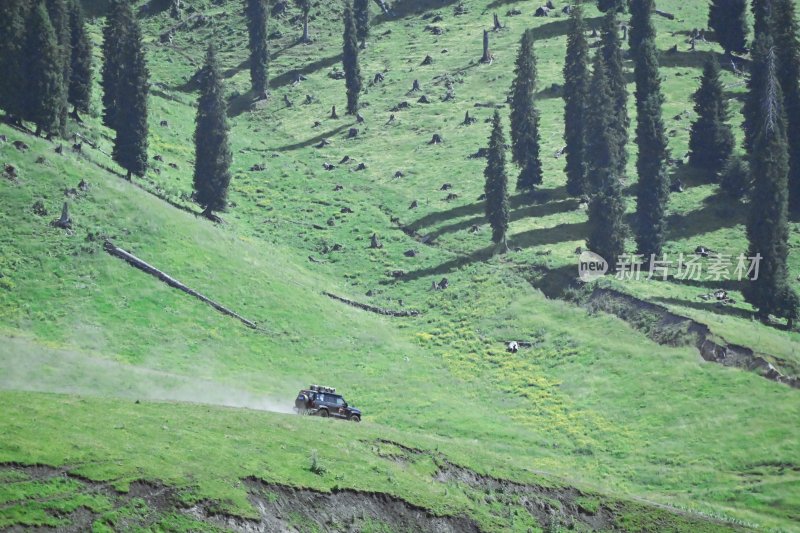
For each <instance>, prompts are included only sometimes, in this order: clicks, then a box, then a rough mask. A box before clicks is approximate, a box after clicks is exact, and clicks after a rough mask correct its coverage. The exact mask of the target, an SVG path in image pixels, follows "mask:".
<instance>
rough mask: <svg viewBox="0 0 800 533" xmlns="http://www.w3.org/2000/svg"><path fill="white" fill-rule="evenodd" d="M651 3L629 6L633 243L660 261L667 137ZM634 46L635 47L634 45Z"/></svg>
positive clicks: (635, 1)
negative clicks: (634, 151) (634, 158)
mask: <svg viewBox="0 0 800 533" xmlns="http://www.w3.org/2000/svg"><path fill="white" fill-rule="evenodd" d="M654 10H655V6H654V2H653V0H632V2H631V30H630V33H631V49H632V50H633V51H634V60H635V65H636V68H635V77H636V111H637V113H636V120H637V124H636V143H637V145H638V147H639V156H638V158H637V161H636V170H637V173H638V175H639V184H638V187H637V195H636V243H637V246H638V251H639V253H640V254H642V255H644V257H645V259H647V260H649V259H650V258H651V257H660V256H661V251H662V247H663V245H664V234H665V231H666V216H665V211H666V208H667V201H668V200H669V182H668V177H667V172H666V168H665V164H666V160H667V137H666V135H665V133H664V121H663V117H662V114H661V113H662V110H661V108H662V104H663V101H664V96H663V95H662V93H661V77H660V75H659V70H658V50H657V48H656V39H655V38H656V29H655V25H654V24H653V20H652V17H653V11H654ZM634 43H636V44H634Z"/></svg>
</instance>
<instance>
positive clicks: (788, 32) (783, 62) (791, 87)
mask: <svg viewBox="0 0 800 533" xmlns="http://www.w3.org/2000/svg"><path fill="white" fill-rule="evenodd" d="M773 35H774V39H775V53H776V55H777V60H778V71H777V75H778V81H779V82H780V84H781V89H782V90H783V97H784V108H785V111H786V117H787V124H786V134H787V140H788V143H789V209H790V210H791V211H792V212H794V213H800V27H799V25H798V20H797V13H796V11H795V3H794V2H793V1H792V0H773Z"/></svg>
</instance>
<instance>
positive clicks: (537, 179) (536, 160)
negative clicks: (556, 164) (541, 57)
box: [511, 31, 542, 190]
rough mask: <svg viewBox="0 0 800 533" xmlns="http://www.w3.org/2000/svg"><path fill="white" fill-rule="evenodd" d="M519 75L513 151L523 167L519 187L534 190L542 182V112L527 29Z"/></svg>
mask: <svg viewBox="0 0 800 533" xmlns="http://www.w3.org/2000/svg"><path fill="white" fill-rule="evenodd" d="M514 72H515V73H516V77H515V78H514V82H513V83H512V85H511V147H512V150H511V154H512V159H513V160H514V162H515V163H517V164H518V165H519V166H520V167H521V172H520V175H519V178H518V179H517V190H531V189H533V188H534V186H536V185H539V184H541V183H542V161H541V159H540V154H539V152H540V150H539V112H538V111H537V110H536V106H535V105H534V101H533V99H534V95H535V92H536V57H535V56H534V54H533V33H532V32H530V31H525V32H523V34H522V41H521V43H520V46H519V53H518V55H517V66H516V69H515V71H514Z"/></svg>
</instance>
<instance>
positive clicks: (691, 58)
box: [658, 50, 750, 76]
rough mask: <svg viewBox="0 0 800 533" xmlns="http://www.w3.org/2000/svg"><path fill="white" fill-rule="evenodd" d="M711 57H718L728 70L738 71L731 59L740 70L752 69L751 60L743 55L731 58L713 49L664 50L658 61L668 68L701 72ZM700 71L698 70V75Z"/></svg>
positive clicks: (723, 67)
mask: <svg viewBox="0 0 800 533" xmlns="http://www.w3.org/2000/svg"><path fill="white" fill-rule="evenodd" d="M711 57H716V58H717V61H718V62H719V65H720V67H722V69H723V70H727V71H728V72H736V70H735V69H734V68H733V63H732V62H731V61H733V62H734V63H735V64H736V69H737V70H738V71H739V72H748V71H749V69H750V61H749V60H748V59H744V58H741V57H736V58H733V59H731V57H730V56H727V55H725V54H720V53H719V52H714V51H711V50H695V51H694V52H692V51H680V50H679V51H677V52H674V51H669V50H667V51H662V52H661V54H660V56H659V59H658V62H659V65H660V66H662V67H666V68H694V69H697V70H698V71H700V72H701V71H702V70H703V66H704V65H705V63H706V61H708V59H709V58H711ZM700 72H698V76H699V75H700Z"/></svg>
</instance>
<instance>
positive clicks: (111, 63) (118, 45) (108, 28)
mask: <svg viewBox="0 0 800 533" xmlns="http://www.w3.org/2000/svg"><path fill="white" fill-rule="evenodd" d="M132 19H133V13H132V11H131V8H130V5H129V4H128V3H127V2H123V1H121V0H114V1H113V2H112V3H111V8H110V10H109V13H108V15H107V16H106V22H105V25H104V26H103V67H102V69H101V72H100V75H101V80H100V85H101V86H102V88H103V124H105V125H106V126H108V127H109V128H113V127H114V119H115V117H116V114H117V93H118V92H119V81H120V79H121V77H122V70H121V66H120V63H121V61H122V58H121V56H122V45H123V42H124V38H125V30H126V28H127V27H128V26H130V21H131V20H132Z"/></svg>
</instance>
